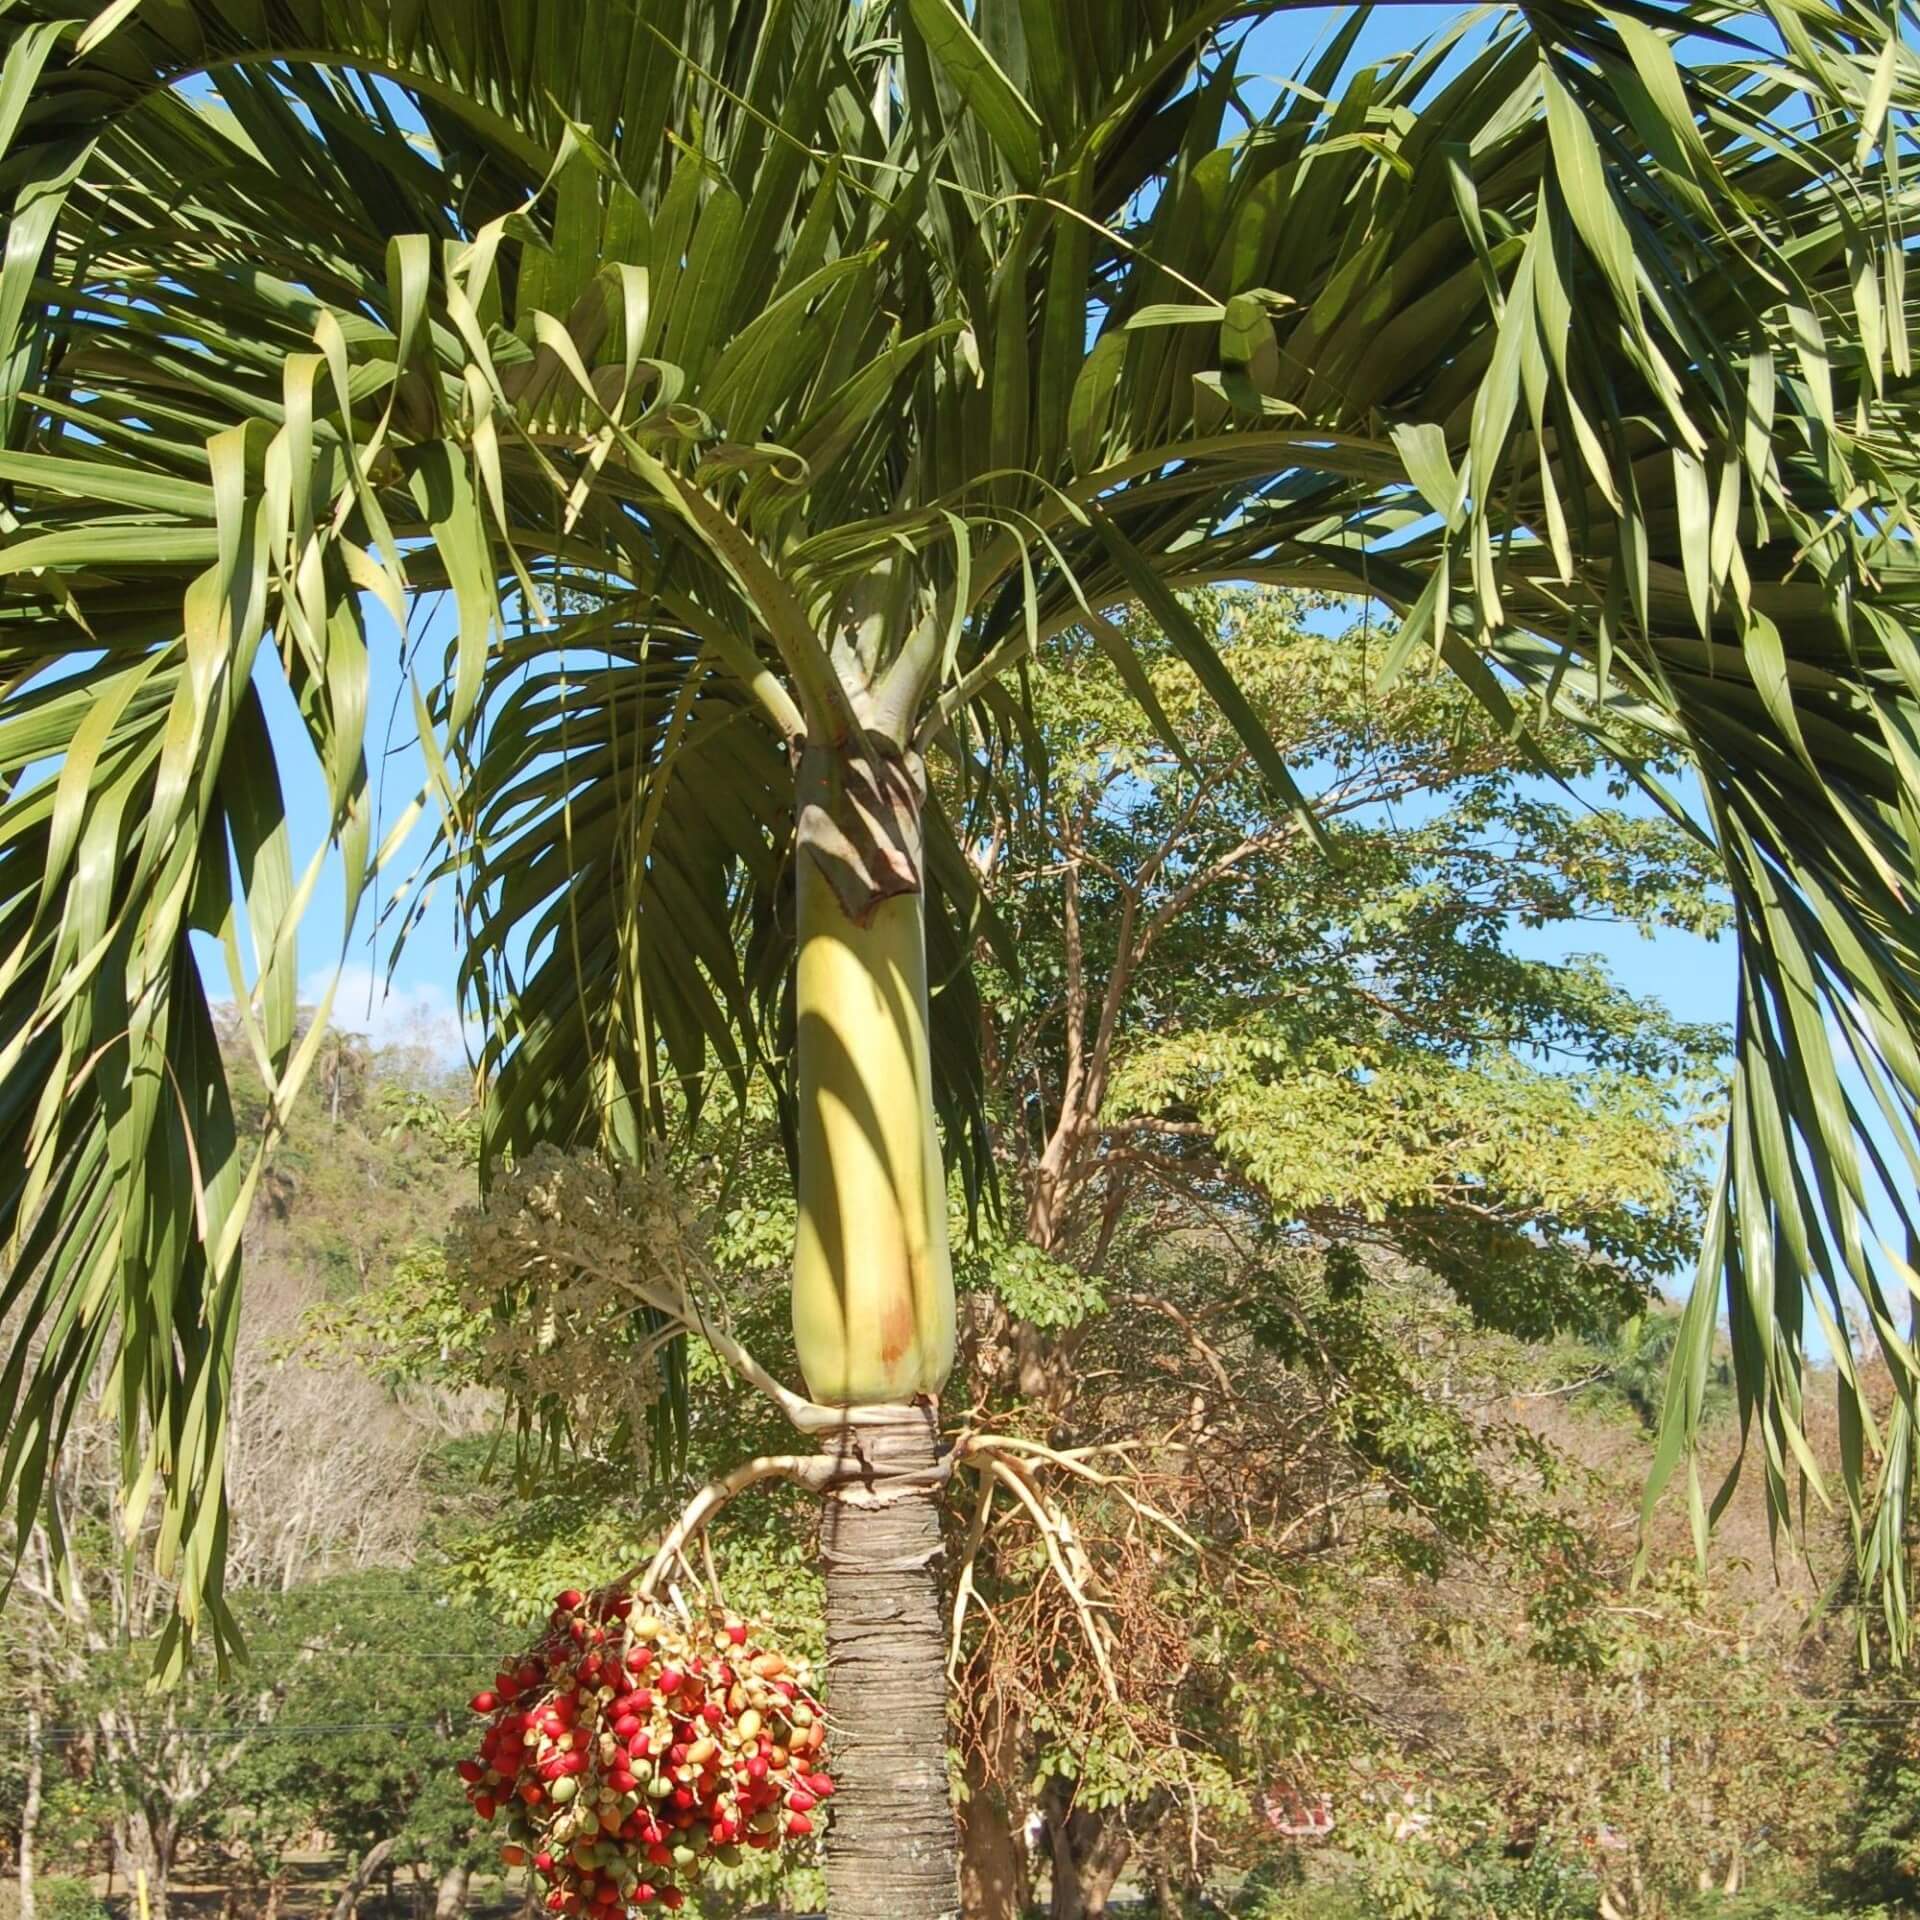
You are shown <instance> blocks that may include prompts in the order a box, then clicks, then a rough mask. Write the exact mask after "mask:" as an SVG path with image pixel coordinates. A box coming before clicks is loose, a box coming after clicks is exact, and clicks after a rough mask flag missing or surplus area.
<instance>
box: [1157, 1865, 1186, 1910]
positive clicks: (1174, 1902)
mask: <svg viewBox="0 0 1920 1920" xmlns="http://www.w3.org/2000/svg"><path fill="white" fill-rule="evenodd" d="M1153 1904H1154V1906H1155V1908H1156V1909H1157V1910H1158V1911H1159V1913H1160V1915H1161V1917H1162V1920H1179V1915H1180V1896H1179V1894H1177V1893H1176V1892H1175V1891H1174V1887H1173V1875H1172V1874H1171V1873H1169V1872H1168V1871H1167V1863H1166V1862H1165V1861H1164V1860H1156V1861H1155V1862H1154V1863H1153Z"/></svg>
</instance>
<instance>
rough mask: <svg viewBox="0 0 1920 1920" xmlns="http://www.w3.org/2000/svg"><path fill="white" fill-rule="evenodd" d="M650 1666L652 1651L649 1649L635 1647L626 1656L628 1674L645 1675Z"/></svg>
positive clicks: (651, 1663)
mask: <svg viewBox="0 0 1920 1920" xmlns="http://www.w3.org/2000/svg"><path fill="white" fill-rule="evenodd" d="M652 1665H653V1649H652V1648H651V1647H635V1648H634V1650H633V1651H632V1652H631V1653H630V1654H628V1655H627V1671H628V1672H629V1673H645V1672H646V1670H647V1669H648V1668H649V1667H650V1666H652Z"/></svg>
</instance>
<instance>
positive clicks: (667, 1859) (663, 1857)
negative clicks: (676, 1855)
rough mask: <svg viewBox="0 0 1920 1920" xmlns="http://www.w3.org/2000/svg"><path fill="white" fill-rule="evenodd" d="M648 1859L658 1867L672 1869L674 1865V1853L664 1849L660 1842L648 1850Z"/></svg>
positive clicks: (656, 1842)
mask: <svg viewBox="0 0 1920 1920" xmlns="http://www.w3.org/2000/svg"><path fill="white" fill-rule="evenodd" d="M647 1858H648V1859H649V1860H651V1861H652V1862H653V1864H654V1865H655V1866H656V1867H670V1866H672V1865H673V1855H672V1853H671V1852H670V1851H669V1850H668V1849H667V1848H666V1847H663V1846H662V1845H661V1844H660V1842H659V1841H658V1840H656V1841H655V1842H654V1843H653V1845H652V1846H650V1847H649V1848H648V1849H647Z"/></svg>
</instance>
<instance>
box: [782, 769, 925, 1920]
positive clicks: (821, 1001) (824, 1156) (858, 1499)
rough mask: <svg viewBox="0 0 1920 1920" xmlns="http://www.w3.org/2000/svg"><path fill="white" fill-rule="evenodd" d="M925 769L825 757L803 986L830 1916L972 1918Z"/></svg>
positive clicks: (802, 1091)
mask: <svg viewBox="0 0 1920 1920" xmlns="http://www.w3.org/2000/svg"><path fill="white" fill-rule="evenodd" d="M923 791H924V788H923V785H922V783H921V776H920V772H919V769H918V767H917V766H915V765H913V764H911V763H910V762H906V761H902V760H893V761H889V762H887V763H886V764H885V766H884V767H882V768H881V769H880V770H879V775H878V777H876V774H875V772H874V770H873V768H872V767H870V766H869V764H868V762H867V761H866V760H865V758H864V757H863V756H858V755H853V756H847V757H839V756H834V755H831V754H829V753H827V752H825V751H822V750H819V749H809V750H808V751H807V753H806V754H805V756H804V757H803V760H802V765H801V775H800V802H801V805H800V820H799V828H800V831H799V841H800V856H799V861H798V876H797V896H798V898H797V913H798V919H799V933H800V951H799V964H798V971H797V981H796V994H795V1000H796V1009H797V1017H798V1036H797V1042H798V1062H797V1065H798V1081H799V1109H800V1110H799V1144H800V1168H799V1189H800V1216H799V1228H798V1232H797V1234H796V1237H795V1244H794V1262H793V1321H794V1336H795V1342H796V1345H797V1348H798V1351H799V1357H800V1365H801V1368H802V1370H803V1371H804V1372H805V1374H806V1376H807V1384H808V1388H809V1390H810V1391H811V1393H812V1395H813V1397H814V1398H815V1399H816V1400H818V1401H821V1402H823V1403H825V1404H827V1405H831V1406H839V1407H847V1408H850V1409H860V1410H861V1418H860V1420H859V1421H858V1422H857V1423H855V1422H849V1424H848V1425H847V1426H846V1427H845V1428H843V1429H842V1430H841V1433H840V1437H839V1446H840V1449H841V1451H842V1453H843V1454H846V1455H848V1456H851V1457H853V1458H856V1459H857V1460H858V1461H859V1463H860V1478H859V1480H858V1482H857V1483H855V1484H853V1485H850V1486H848V1487H847V1488H845V1489H843V1490H842V1491H841V1492H840V1493H838V1494H837V1495H835V1496H833V1497H832V1498H830V1500H829V1502H828V1506H827V1511H826V1515H825V1521H824V1524H823V1527H822V1530H821V1551H822V1557H823V1560H824V1564H825V1572H826V1590H827V1662H828V1665H827V1684H828V1692H829V1700H828V1705H829V1710H830V1711H831V1713H832V1715H833V1718H834V1721H835V1724H836V1728H837V1740H836V1759H835V1769H834V1770H835V1772H836V1774H837V1775H838V1778H839V1782H840V1787H841V1793H840V1795H839V1797H838V1798H837V1799H836V1800H835V1802H834V1819H833V1821H832V1824H831V1825H830V1827H829V1828H828V1838H827V1891H828V1906H829V1911H830V1913H831V1915H832V1920H951V1916H953V1915H955V1914H956V1913H957V1912H958V1880H957V1875H956V1871H955V1860H954V1825H953V1805H952V1797H951V1794H950V1791H949V1788H948V1783H947V1714H946V1645H945V1636H944V1632H943V1625H942V1609H941V1586H940V1569H939V1558H940V1545H941V1540H940V1513H939V1507H938V1505H937V1486H936V1484H935V1468H936V1462H937V1454H938V1419H937V1416H936V1414H935V1411H934V1402H935V1400H936V1399H937V1397H938V1395H939V1392H940V1388H941V1387H942V1386H943V1385H944V1384H945V1381H946V1377H947V1373H948V1370H949V1369H950V1368H951V1366H952V1364H953V1349H954V1339H955V1322H954V1299H953V1275H952V1269H951V1266H950V1264H949V1260H948V1253H947V1218H946V1213H947V1206H946V1183H945V1178H944V1175H943V1173H942V1170H941V1164H940V1145H939V1137H938V1134H937V1132H936V1130H935V1126H934V1114H933V1073H932V1066H931V1061H930V1056H929V1048H928V1041H927V964H926V941H925V922H924V896H923V892H922V888H921V874H920V856H921V845H920V805H921V795H922V793H923Z"/></svg>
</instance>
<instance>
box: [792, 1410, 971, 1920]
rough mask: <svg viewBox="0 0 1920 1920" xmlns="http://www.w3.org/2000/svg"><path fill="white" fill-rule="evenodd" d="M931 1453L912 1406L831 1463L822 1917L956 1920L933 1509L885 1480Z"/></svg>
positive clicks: (844, 1446)
mask: <svg viewBox="0 0 1920 1920" xmlns="http://www.w3.org/2000/svg"><path fill="white" fill-rule="evenodd" d="M937 1444H938V1434H937V1423H936V1419H935V1414H934V1409H933V1407H932V1405H931V1404H930V1403H926V1402H923V1403H921V1404H919V1405H917V1406H903V1407H901V1408H900V1409H899V1410H898V1418H897V1419H893V1420H887V1421H882V1422H877V1423H874V1424H862V1425H860V1426H857V1427H853V1426H849V1427H844V1428H842V1429H841V1431H840V1436H839V1450H840V1453H841V1455H842V1457H843V1458H846V1459H852V1460H857V1461H858V1462H859V1463H860V1467H861V1479H860V1481H859V1482H857V1483H855V1484H853V1485H850V1486H848V1487H845V1488H843V1489H841V1490H839V1491H838V1492H836V1493H834V1494H832V1495H830V1496H829V1498H828V1500H827V1505H826V1514H825V1517H824V1520H823V1523H822V1526H821V1557H822V1559H823V1561H824V1563H825V1571H826V1583H827V1710H828V1712H829V1714H830V1715H831V1716H832V1720H833V1726H834V1772H835V1773H836V1774H837V1776H838V1778H839V1783H840V1788H841V1791H840V1792H839V1794H838V1795H836V1797H835V1799H834V1803H833V1822H832V1825H831V1826H830V1827H829V1828H828V1830H827V1908H828V1912H829V1914H830V1915H831V1920H954V1916H956V1915H957V1914H958V1912H959V1888H958V1880H957V1878H956V1874H955V1868H954V1826H953V1801H952V1795H951V1791H950V1789H949V1787H948V1783H947V1679H946V1631H945V1625H944V1621H943V1618H942V1612H941V1605H940V1567H939V1562H940V1547H941V1540H940V1512H939V1507H938V1505H937V1493H936V1489H935V1488H934V1487H933V1486H932V1485H930V1484H929V1485H922V1486H911V1485H910V1486H906V1487H902V1486H901V1485H900V1484H899V1482H900V1479H901V1477H902V1476H903V1475H910V1474H922V1475H926V1474H929V1472H930V1470H931V1469H932V1467H933V1465H934V1462H935V1458H936V1453H937ZM889 1482H892V1483H893V1484H892V1485H891V1486H889V1484H888V1483H889Z"/></svg>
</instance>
